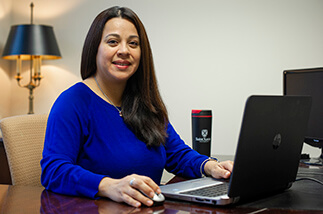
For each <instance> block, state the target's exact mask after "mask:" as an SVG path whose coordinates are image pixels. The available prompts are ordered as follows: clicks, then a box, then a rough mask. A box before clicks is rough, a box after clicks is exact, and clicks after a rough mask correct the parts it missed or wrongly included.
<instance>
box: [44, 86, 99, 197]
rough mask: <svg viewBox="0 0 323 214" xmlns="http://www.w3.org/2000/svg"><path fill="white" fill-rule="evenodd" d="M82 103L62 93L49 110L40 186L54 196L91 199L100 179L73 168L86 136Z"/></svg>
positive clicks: (81, 169)
mask: <svg viewBox="0 0 323 214" xmlns="http://www.w3.org/2000/svg"><path fill="white" fill-rule="evenodd" d="M82 100H84V99H82V98H81V99H80V97H78V96H75V94H71V93H69V92H64V93H62V95H61V96H60V97H59V98H58V99H57V100H56V102H55V104H54V105H53V107H52V110H51V113H50V115H49V118H48V122H47V130H46V135H45V143H44V150H43V158H42V160H41V167H42V174H41V183H42V185H43V186H44V187H45V188H46V189H48V190H51V191H53V192H56V193H61V194H67V195H77V196H86V197H90V198H95V197H96V194H97V192H98V186H99V183H100V181H101V180H102V178H103V177H104V176H103V175H99V174H95V173H92V172H90V171H88V170H86V169H84V168H82V167H81V166H79V165H77V159H78V154H79V152H80V150H81V149H82V144H83V143H84V142H85V140H86V138H87V134H88V127H87V121H88V119H87V118H86V117H88V114H86V113H85V112H86V109H84V108H86V105H84V103H82V102H84V101H82ZM87 111H88V110H87Z"/></svg>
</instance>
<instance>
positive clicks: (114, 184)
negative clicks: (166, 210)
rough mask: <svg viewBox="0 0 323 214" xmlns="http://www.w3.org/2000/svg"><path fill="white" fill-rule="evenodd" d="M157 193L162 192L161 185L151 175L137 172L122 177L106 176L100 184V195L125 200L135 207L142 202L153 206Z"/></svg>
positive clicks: (119, 200)
mask: <svg viewBox="0 0 323 214" xmlns="http://www.w3.org/2000/svg"><path fill="white" fill-rule="evenodd" d="M140 191H141V192H143V193H145V194H146V195H147V196H148V197H150V198H153V197H154V195H155V193H157V194H160V193H161V190H160V188H159V186H158V185H157V184H156V183H155V182H154V181H153V180H152V179H151V178H149V177H147V176H141V175H137V174H132V175H128V176H126V177H124V178H122V179H113V178H109V177H105V178H103V179H102V180H101V182H100V184H99V192H98V196H101V197H107V198H110V199H111V200H113V201H116V202H125V203H127V204H129V205H131V206H134V207H140V206H141V204H145V205H146V206H152V205H153V201H152V200H151V199H149V198H147V197H146V196H144V195H143V194H142V193H141V192H140Z"/></svg>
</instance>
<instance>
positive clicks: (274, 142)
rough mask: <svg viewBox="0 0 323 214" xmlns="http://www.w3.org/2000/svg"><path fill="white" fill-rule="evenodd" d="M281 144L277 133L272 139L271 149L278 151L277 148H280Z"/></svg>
mask: <svg viewBox="0 0 323 214" xmlns="http://www.w3.org/2000/svg"><path fill="white" fill-rule="evenodd" d="M281 142H282V136H281V134H279V133H278V134H276V135H275V137H274V141H273V148H274V149H278V147H279V146H280V144H281Z"/></svg>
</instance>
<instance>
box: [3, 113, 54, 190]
mask: <svg viewBox="0 0 323 214" xmlns="http://www.w3.org/2000/svg"><path fill="white" fill-rule="evenodd" d="M47 118H48V115H47V114H30V115H19V116H13V117H7V118H4V119H2V120H0V129H1V131H2V137H3V144H4V147H5V150H6V154H7V158H8V165H9V169H10V174H11V179H12V184H13V185H28V186H41V183H40V174H41V167H40V160H41V158H42V151H43V147H44V139H45V131H46V126H47Z"/></svg>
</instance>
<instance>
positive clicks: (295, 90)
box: [283, 68, 323, 165]
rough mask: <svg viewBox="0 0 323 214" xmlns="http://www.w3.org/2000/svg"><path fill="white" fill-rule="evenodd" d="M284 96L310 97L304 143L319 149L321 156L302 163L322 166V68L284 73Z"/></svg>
mask: <svg viewBox="0 0 323 214" xmlns="http://www.w3.org/2000/svg"><path fill="white" fill-rule="evenodd" d="M283 84H284V95H310V96H311V97H312V109H311V113H310V118H309V122H308V130H307V133H306V136H305V139H304V142H305V143H307V144H309V145H311V146H314V147H318V148H321V155H320V157H318V158H312V159H310V160H308V161H304V162H305V163H308V164H315V165H322V158H323V68H307V69H295V70H285V71H284V83H283Z"/></svg>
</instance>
